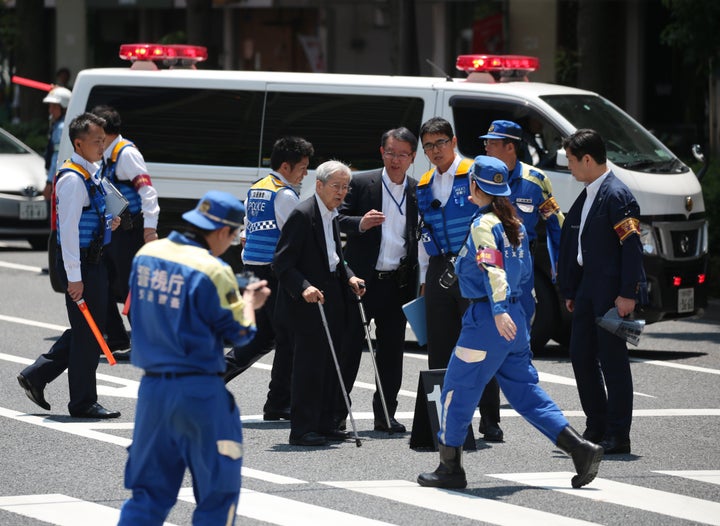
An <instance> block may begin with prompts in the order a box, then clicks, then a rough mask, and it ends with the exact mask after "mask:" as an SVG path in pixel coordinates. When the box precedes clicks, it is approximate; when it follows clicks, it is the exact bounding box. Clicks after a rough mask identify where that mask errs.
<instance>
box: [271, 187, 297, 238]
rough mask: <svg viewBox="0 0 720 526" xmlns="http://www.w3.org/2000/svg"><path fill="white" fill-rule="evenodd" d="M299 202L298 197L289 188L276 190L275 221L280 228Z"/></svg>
mask: <svg viewBox="0 0 720 526" xmlns="http://www.w3.org/2000/svg"><path fill="white" fill-rule="evenodd" d="M299 202H300V198H299V197H298V196H297V194H295V192H293V191H292V190H291V189H290V188H287V189H281V190H278V193H277V195H276V196H275V221H277V226H278V228H279V229H280V230H282V227H283V226H284V225H285V221H287V218H288V216H289V215H290V212H292V211H293V210H295V207H296V206H297V204H298V203H299Z"/></svg>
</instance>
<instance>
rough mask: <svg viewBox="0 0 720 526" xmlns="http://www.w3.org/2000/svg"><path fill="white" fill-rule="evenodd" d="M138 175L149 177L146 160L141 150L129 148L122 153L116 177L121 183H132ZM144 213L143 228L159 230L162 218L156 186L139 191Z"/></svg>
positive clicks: (142, 187) (143, 187) (144, 187)
mask: <svg viewBox="0 0 720 526" xmlns="http://www.w3.org/2000/svg"><path fill="white" fill-rule="evenodd" d="M138 175H149V174H148V170H147V165H146V164H145V159H144V158H143V156H142V153H140V150H138V149H137V148H134V147H132V146H129V147H127V148H125V149H124V150H123V151H122V154H120V156H119V157H118V161H117V164H116V165H115V176H116V177H117V178H118V180H119V181H128V182H132V181H133V179H135V178H136V177H137V176H138ZM138 194H139V195H140V200H141V203H142V204H141V207H142V213H143V226H144V227H145V228H157V224H158V219H159V217H160V205H159V204H158V193H157V190H156V189H155V187H154V186H141V187H140V189H139V190H138Z"/></svg>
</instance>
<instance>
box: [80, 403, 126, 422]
mask: <svg viewBox="0 0 720 526" xmlns="http://www.w3.org/2000/svg"><path fill="white" fill-rule="evenodd" d="M70 416H72V417H73V418H102V419H105V418H117V417H119V416H120V411H109V410H107V409H105V408H104V407H103V406H101V405H100V404H98V403H97V402H95V403H94V404H93V405H91V406H90V407H88V408H87V409H85V411H79V412H76V413H70Z"/></svg>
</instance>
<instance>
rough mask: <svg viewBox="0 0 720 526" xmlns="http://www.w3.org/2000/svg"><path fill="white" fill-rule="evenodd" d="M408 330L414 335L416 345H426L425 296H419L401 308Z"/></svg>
mask: <svg viewBox="0 0 720 526" xmlns="http://www.w3.org/2000/svg"><path fill="white" fill-rule="evenodd" d="M402 310H403V312H404V313H405V317H406V318H407V321H408V323H410V328H411V329H412V330H413V332H414V333H415V337H416V338H417V342H418V345H425V344H426V343H427V318H426V315H425V296H419V297H417V298H415V299H414V300H412V301H409V302H407V303H406V304H405V305H403V306H402Z"/></svg>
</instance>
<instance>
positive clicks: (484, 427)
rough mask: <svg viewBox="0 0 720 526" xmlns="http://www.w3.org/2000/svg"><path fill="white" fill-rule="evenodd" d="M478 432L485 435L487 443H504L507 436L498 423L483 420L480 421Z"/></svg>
mask: <svg viewBox="0 0 720 526" xmlns="http://www.w3.org/2000/svg"><path fill="white" fill-rule="evenodd" d="M478 431H480V434H481V435H483V439H484V440H485V442H502V441H503V438H504V436H505V435H504V434H503V430H502V429H500V426H499V425H498V424H497V422H490V420H485V419H483V418H481V419H480V428H479V429H478Z"/></svg>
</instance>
